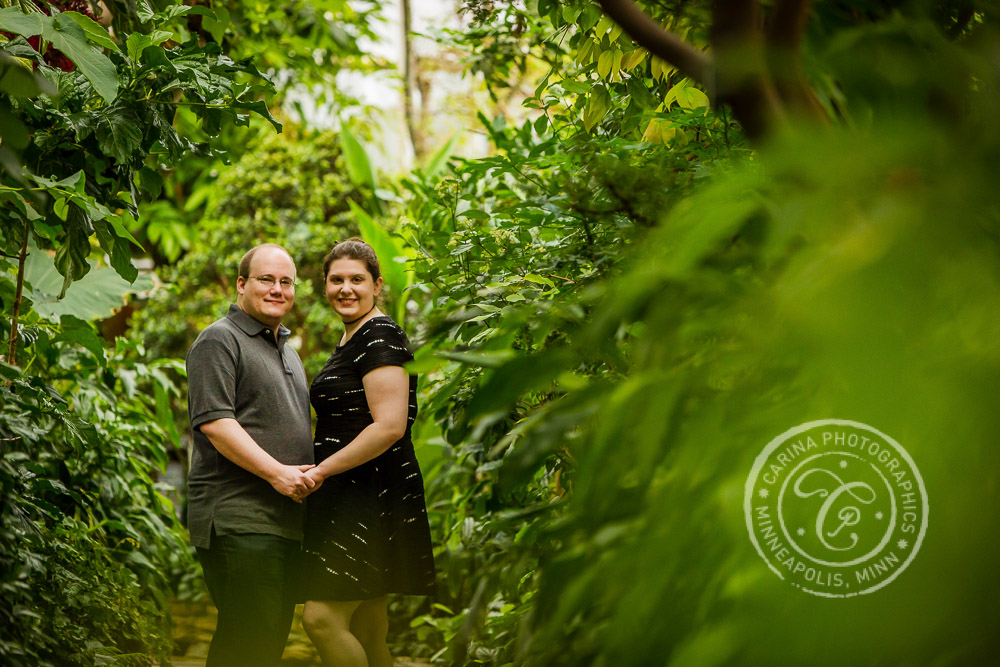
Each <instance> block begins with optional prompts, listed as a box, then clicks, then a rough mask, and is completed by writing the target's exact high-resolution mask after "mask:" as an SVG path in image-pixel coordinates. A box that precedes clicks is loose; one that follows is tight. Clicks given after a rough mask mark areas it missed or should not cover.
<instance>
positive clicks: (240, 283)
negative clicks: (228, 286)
mask: <svg viewBox="0 0 1000 667" xmlns="http://www.w3.org/2000/svg"><path fill="white" fill-rule="evenodd" d="M246 288H247V280H246V278H244V277H243V276H240V277H238V278H237V279H236V293H237V294H239V295H240V296H242V295H243V292H244V291H245V290H246Z"/></svg>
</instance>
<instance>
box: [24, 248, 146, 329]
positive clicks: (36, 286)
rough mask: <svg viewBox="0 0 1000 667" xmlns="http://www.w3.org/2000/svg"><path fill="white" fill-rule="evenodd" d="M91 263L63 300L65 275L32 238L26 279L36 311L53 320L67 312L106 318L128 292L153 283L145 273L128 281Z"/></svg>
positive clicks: (79, 315)
mask: <svg viewBox="0 0 1000 667" xmlns="http://www.w3.org/2000/svg"><path fill="white" fill-rule="evenodd" d="M89 266H90V270H89V271H88V272H87V274H86V275H85V276H83V277H82V278H81V279H80V280H78V281H76V282H74V283H72V284H71V285H70V286H69V287H68V288H67V289H66V294H65V295H64V296H63V297H62V298H61V299H60V298H59V292H60V291H61V290H62V286H63V281H64V279H63V276H62V275H60V274H59V271H58V270H56V265H55V262H54V261H53V259H52V258H51V257H49V255H48V254H47V253H46V252H45V251H44V250H39V249H38V248H37V247H35V245H34V241H33V240H32V241H29V243H28V258H27V260H26V261H25V264H24V278H25V282H26V283H27V284H28V288H29V289H30V292H29V295H30V298H31V300H32V302H33V308H34V310H35V312H36V313H38V315H39V316H41V317H43V318H45V319H47V320H52V321H56V320H60V319H61V318H62V317H63V316H67V315H69V316H72V317H76V318H79V319H81V320H86V321H91V320H95V319H100V318H105V317H108V316H110V315H111V314H112V313H113V312H114V310H115V309H116V308H120V307H121V306H122V305H124V303H125V301H124V299H125V296H126V295H128V294H134V293H136V292H142V291H144V290H148V289H151V288H152V286H153V284H152V280H150V279H149V278H148V277H145V276H140V277H139V279H138V280H136V282H135V283H134V284H129V283H128V281H126V280H125V279H124V278H122V277H121V276H119V275H118V274H117V273H116V272H115V270H114V269H113V268H111V267H109V266H96V265H95V263H94V262H90V263H89Z"/></svg>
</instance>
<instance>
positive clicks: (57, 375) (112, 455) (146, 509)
mask: <svg viewBox="0 0 1000 667" xmlns="http://www.w3.org/2000/svg"><path fill="white" fill-rule="evenodd" d="M71 319H72V318H71ZM87 336H89V337H90V338H91V339H92V340H94V341H97V340H98V339H97V337H96V335H95V333H94V331H93V328H92V327H91V326H90V325H88V324H86V323H85V322H83V321H80V320H74V321H73V322H68V321H67V318H66V317H64V318H63V327H62V331H61V333H59V334H58V335H56V336H54V337H51V338H50V337H49V334H48V333H46V332H45V331H43V330H39V331H37V332H36V334H35V338H34V348H35V349H36V350H39V356H38V357H37V358H35V359H34V360H33V368H34V374H33V375H26V374H23V373H21V372H20V371H19V370H18V369H17V368H15V367H11V366H6V365H4V367H3V369H2V373H3V376H4V378H6V379H7V380H9V382H10V384H9V386H0V406H2V408H0V452H2V458H0V496H2V497H0V508H2V511H0V533H2V539H3V544H4V548H3V550H2V552H0V586H2V588H3V595H2V603H0V619H2V624H0V627H2V631H0V658H2V660H3V663H4V664H9V665H65V664H97V663H98V662H102V661H104V662H107V663H111V664H122V665H124V664H151V663H150V661H151V660H152V659H153V658H154V657H157V656H159V657H165V656H167V655H169V650H170V646H169V643H168V641H167V637H168V628H167V627H166V625H165V623H166V616H165V614H166V604H165V601H166V595H167V592H168V590H169V584H170V582H168V581H167V580H166V577H165V571H166V567H165V564H166V563H169V562H171V561H178V563H179V564H183V566H184V567H185V568H190V567H192V566H193V563H192V562H191V561H190V556H189V555H187V554H188V552H187V549H186V547H185V545H184V542H185V540H184V538H183V537H182V535H183V534H182V532H181V529H180V526H179V525H178V524H177V520H176V517H175V516H174V509H173V505H172V503H171V502H170V501H169V500H167V499H166V498H165V497H163V496H162V495H161V494H160V491H159V489H158V487H157V485H156V484H155V483H154V481H153V479H152V478H151V477H150V473H151V470H153V469H160V470H161V471H162V469H163V466H164V465H165V464H166V452H167V448H166V446H165V445H166V443H167V442H169V441H170V440H171V439H173V441H174V444H175V445H176V434H174V435H173V436H171V435H170V431H171V430H172V429H173V425H172V417H171V416H170V414H169V412H166V413H164V412H163V411H162V410H159V409H158V403H159V402H160V396H161V395H166V394H171V393H176V392H177V388H176V386H175V384H174V382H173V381H172V380H171V379H170V378H169V377H168V372H172V371H176V370H180V369H179V368H178V367H177V365H176V364H173V363H171V362H167V363H157V364H153V365H151V366H145V365H139V364H134V363H131V362H128V361H126V360H125V359H124V357H123V356H122V355H123V354H124V353H125V352H126V351H127V350H126V349H125V347H124V346H119V348H118V350H117V351H116V353H115V354H114V356H113V358H112V359H110V360H109V361H108V363H107V364H105V363H104V359H103V351H102V353H101V355H100V356H99V357H98V356H97V355H93V354H90V353H84V351H83V350H81V348H80V342H81V341H85V339H86V337H87ZM97 349H100V346H99V345H98V348H97ZM42 367H44V368H46V369H47V372H44V375H45V376H47V378H46V379H43V378H42V373H41V372H40V369H41V368H42ZM67 397H70V398H67ZM161 424H162V426H161Z"/></svg>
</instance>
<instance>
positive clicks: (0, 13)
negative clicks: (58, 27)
mask: <svg viewBox="0 0 1000 667" xmlns="http://www.w3.org/2000/svg"><path fill="white" fill-rule="evenodd" d="M49 21H51V19H50V18H49V17H48V16H44V15H42V14H39V13H37V12H34V13H31V14H24V13H22V12H21V10H20V9H18V8H17V7H4V8H3V9H0V28H2V29H3V30H4V31H5V32H12V33H14V34H16V35H23V36H24V37H34V36H35V35H40V34H42V30H43V29H44V27H43V26H44V23H47V22H49Z"/></svg>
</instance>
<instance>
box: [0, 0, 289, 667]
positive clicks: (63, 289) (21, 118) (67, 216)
mask: <svg viewBox="0 0 1000 667" xmlns="http://www.w3.org/2000/svg"><path fill="white" fill-rule="evenodd" d="M148 9H149V8H148V5H146V4H143V5H142V11H141V12H140V13H139V14H136V13H135V11H134V5H133V8H132V11H131V13H130V11H129V8H128V7H126V6H124V5H117V4H116V7H115V10H116V11H115V13H116V30H115V32H114V34H112V33H109V32H108V31H107V30H106V29H105V28H103V27H101V26H100V25H98V24H97V23H95V22H93V21H92V20H90V19H88V18H87V17H84V16H82V15H78V14H74V13H72V12H62V13H60V12H56V11H53V14H52V15H51V16H48V15H44V14H41V13H38V12H37V11H36V12H35V13H33V14H22V13H21V10H20V9H19V8H16V7H8V8H3V9H0V21H2V26H3V29H4V30H6V31H7V32H9V33H13V34H15V36H14V37H13V38H12V39H9V40H8V39H6V38H5V39H4V42H3V43H0V54H2V61H0V66H2V68H3V70H2V72H3V73H2V77H0V82H2V86H3V89H2V90H3V93H4V96H3V97H2V98H0V121H2V122H0V132H2V135H0V136H2V139H3V145H2V151H3V152H2V154H0V163H2V171H0V209H2V214H0V215H2V218H3V224H2V225H0V252H2V253H3V255H2V258H0V303H2V316H0V331H2V332H3V334H4V335H3V337H4V341H5V342H4V351H5V352H7V349H8V341H13V339H14V338H15V337H16V339H17V344H16V345H13V346H12V348H11V350H10V355H9V356H5V358H4V361H5V363H4V364H3V366H2V373H3V379H4V385H3V386H2V387H0V452H2V461H0V496H2V497H0V532H2V544H3V547H2V549H0V586H2V587H3V595H2V600H3V602H2V604H0V627H2V630H0V662H3V663H4V664H10V665H66V664H82V665H87V664H98V663H102V664H110V663H114V664H151V663H152V661H153V660H159V659H163V658H167V657H168V656H169V652H170V646H169V641H168V633H169V629H168V627H167V624H166V616H167V605H166V597H167V595H168V593H169V591H170V589H171V587H172V585H173V584H175V583H177V582H174V581H170V579H169V576H168V573H171V572H177V571H187V570H190V569H192V568H193V561H192V559H191V554H190V550H189V548H188V547H187V546H186V540H185V538H184V536H183V535H184V533H183V530H182V529H181V527H180V525H179V524H178V522H177V520H176V516H175V514H174V507H173V504H172V503H171V502H170V501H169V500H168V499H167V498H165V497H164V496H163V495H161V494H160V490H159V488H158V486H157V484H156V483H155V481H154V479H153V476H154V475H156V474H157V471H159V472H163V470H164V468H165V466H166V463H167V457H168V452H169V451H170V450H172V449H174V448H177V447H179V445H180V439H179V434H178V432H177V428H176V426H175V425H174V421H173V415H172V411H171V409H170V402H171V398H172V397H176V395H177V393H178V390H177V386H176V385H175V382H174V378H175V377H176V373H178V372H182V370H183V369H182V366H180V365H178V364H177V363H176V362H173V361H155V362H150V363H149V364H141V363H136V362H134V361H131V360H130V359H134V358H137V357H140V356H141V353H140V351H139V350H137V349H135V345H131V346H130V345H127V344H124V343H120V344H119V345H118V347H117V348H116V349H115V350H114V351H110V350H108V349H107V345H106V343H105V341H103V340H102V339H101V338H100V336H99V335H98V333H97V331H96V329H95V327H94V326H93V325H92V324H90V322H89V320H91V319H93V318H98V317H106V316H107V315H108V314H110V312H111V310H112V309H113V308H115V307H116V306H120V305H122V297H123V295H125V294H128V293H131V292H135V291H137V290H140V289H147V288H148V287H150V286H151V285H150V283H149V280H148V278H147V279H145V280H144V281H138V280H137V277H138V270H137V269H136V267H135V266H134V265H133V263H132V258H131V255H132V251H133V250H132V248H133V246H138V242H137V240H136V239H135V238H134V236H133V235H132V233H131V232H130V227H134V226H135V224H136V217H137V215H138V205H139V201H140V194H139V190H140V189H142V190H145V191H147V192H149V193H151V194H153V193H157V188H158V187H160V186H162V180H158V179H157V176H158V172H159V171H160V169H161V168H164V167H167V166H169V165H171V164H174V163H177V162H178V161H180V160H181V159H182V157H184V156H185V155H186V154H187V153H189V152H191V151H202V152H203V153H207V154H210V153H211V152H212V149H211V148H210V147H208V146H205V145H203V146H197V145H195V144H194V143H192V142H191V141H190V140H188V139H186V138H184V137H182V136H181V134H179V133H178V131H177V130H176V129H175V127H174V113H175V110H176V109H177V107H178V106H187V107H189V108H191V109H192V116H193V117H194V118H196V119H197V122H198V123H199V124H200V126H201V128H202V132H203V133H205V134H207V135H209V136H211V135H217V134H219V132H220V131H221V130H222V128H223V127H224V126H225V125H233V124H244V125H245V124H247V123H248V112H253V113H257V114H260V115H262V116H263V117H265V118H267V119H270V115H269V114H268V112H267V108H266V107H265V106H263V105H262V104H261V103H260V102H259V94H260V93H261V92H262V91H265V90H266V89H267V84H266V82H265V83H264V84H263V85H262V84H261V83H260V81H261V79H262V77H261V76H260V74H259V72H257V71H256V69H255V68H254V67H253V65H252V64H251V63H250V62H249V61H240V62H234V61H233V60H232V59H230V58H228V57H226V56H225V55H223V54H222V52H221V50H220V49H219V48H218V47H217V46H216V45H214V44H205V45H202V44H199V43H198V41H197V40H196V39H185V38H184V32H185V31H184V28H183V27H182V26H181V25H180V22H179V19H180V18H181V17H182V16H185V15H187V14H188V13H191V12H195V11H200V12H202V14H201V15H211V14H212V13H211V12H210V11H209V10H207V9H205V8H198V9H196V8H192V7H187V6H182V5H169V6H166V7H165V8H164V10H163V11H162V12H160V13H153V12H152V11H148ZM33 35H40V36H41V38H42V40H43V41H42V43H43V44H46V45H47V44H51V45H52V46H53V47H54V48H55V49H57V50H59V51H60V52H62V54H63V55H64V56H65V57H67V58H68V59H69V60H68V62H70V64H71V65H72V70H71V71H63V70H60V69H56V68H54V67H51V66H49V65H48V64H46V62H45V60H44V59H43V58H42V56H41V55H40V54H39V52H38V51H36V50H35V49H34V48H33V47H32V46H31V45H30V44H29V43H28V42H27V41H26V39H25V36H33ZM43 50H44V47H43ZM33 69H35V70H37V72H33V71H32V70H33ZM67 69H70V68H69V67H67ZM255 80H256V81H255ZM270 120H272V121H273V119H270ZM275 124H276V123H275ZM276 126H277V124H276ZM278 127H280V126H278ZM157 194H158V193H157ZM139 247H140V249H141V246H139ZM22 248H23V249H25V250H26V251H27V253H28V255H29V256H28V257H27V258H25V257H24V256H23V255H22ZM95 254H96V255H97V256H98V257H105V256H106V257H107V260H106V263H107V264H109V265H110V266H104V265H103V262H101V261H99V260H98V261H94V260H92V259H91V256H92V255H95ZM77 281H79V282H77ZM74 283H76V284H74ZM14 361H17V362H19V366H14V365H10V364H12V363H13V362H14Z"/></svg>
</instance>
